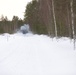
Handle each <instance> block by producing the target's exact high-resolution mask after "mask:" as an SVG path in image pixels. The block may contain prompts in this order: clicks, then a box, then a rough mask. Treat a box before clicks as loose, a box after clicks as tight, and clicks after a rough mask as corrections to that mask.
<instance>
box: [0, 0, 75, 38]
mask: <svg viewBox="0 0 76 75" xmlns="http://www.w3.org/2000/svg"><path fill="white" fill-rule="evenodd" d="M24 23H25V24H29V25H30V28H31V31H32V32H34V33H37V34H46V35H49V36H52V37H62V36H63V37H70V38H75V35H76V25H75V24H76V0H32V1H31V2H29V3H28V4H27V6H26V10H25V12H24V19H23V20H22V19H19V18H18V16H13V18H12V21H9V20H8V18H7V17H3V16H2V17H1V18H0V33H14V32H15V31H16V30H17V29H19V28H20V26H21V25H23V24H24Z"/></svg>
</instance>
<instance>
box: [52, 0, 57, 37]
mask: <svg viewBox="0 0 76 75" xmlns="http://www.w3.org/2000/svg"><path fill="white" fill-rule="evenodd" d="M52 9H53V18H54V25H55V36H56V38H57V24H56V16H55V7H54V0H52Z"/></svg>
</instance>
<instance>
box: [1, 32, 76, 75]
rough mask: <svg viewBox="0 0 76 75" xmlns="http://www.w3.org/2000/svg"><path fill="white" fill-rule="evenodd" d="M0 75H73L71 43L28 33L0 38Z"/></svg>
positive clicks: (75, 63) (74, 55) (74, 64)
mask: <svg viewBox="0 0 76 75" xmlns="http://www.w3.org/2000/svg"><path fill="white" fill-rule="evenodd" d="M0 75H76V50H74V49H73V42H72V40H70V39H69V38H60V39H57V40H56V39H55V38H53V39H52V38H50V37H48V36H46V35H37V34H30V33H28V34H26V35H23V34H21V33H17V34H13V35H9V34H4V35H0Z"/></svg>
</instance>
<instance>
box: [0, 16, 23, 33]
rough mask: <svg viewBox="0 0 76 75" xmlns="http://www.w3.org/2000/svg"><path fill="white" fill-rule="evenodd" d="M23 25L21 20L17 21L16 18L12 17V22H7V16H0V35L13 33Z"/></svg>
mask: <svg viewBox="0 0 76 75" xmlns="http://www.w3.org/2000/svg"><path fill="white" fill-rule="evenodd" d="M23 24H24V21H23V20H22V19H19V18H18V16H13V18H12V21H10V20H8V18H7V16H5V17H4V16H3V15H2V16H1V18H0V34H3V33H10V34H11V33H14V32H16V30H18V29H19V28H20V26H21V25H23Z"/></svg>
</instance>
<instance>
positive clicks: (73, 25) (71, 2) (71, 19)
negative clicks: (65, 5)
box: [70, 0, 75, 49]
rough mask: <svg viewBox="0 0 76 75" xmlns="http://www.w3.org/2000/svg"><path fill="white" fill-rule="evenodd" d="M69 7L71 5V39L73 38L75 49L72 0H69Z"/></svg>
mask: <svg viewBox="0 0 76 75" xmlns="http://www.w3.org/2000/svg"><path fill="white" fill-rule="evenodd" d="M70 7H71V23H72V34H73V39H74V49H75V31H74V13H73V0H71V1H70Z"/></svg>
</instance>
